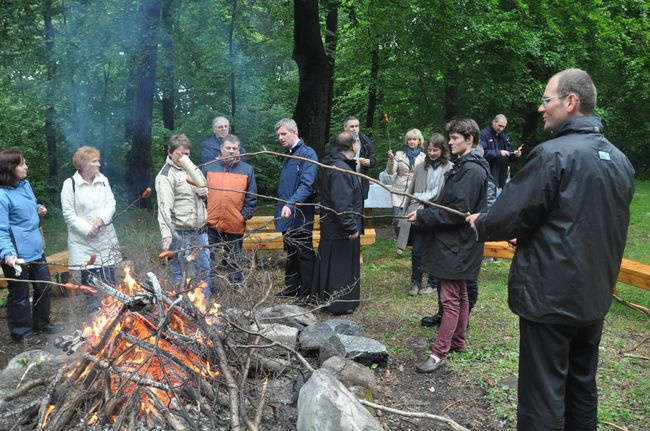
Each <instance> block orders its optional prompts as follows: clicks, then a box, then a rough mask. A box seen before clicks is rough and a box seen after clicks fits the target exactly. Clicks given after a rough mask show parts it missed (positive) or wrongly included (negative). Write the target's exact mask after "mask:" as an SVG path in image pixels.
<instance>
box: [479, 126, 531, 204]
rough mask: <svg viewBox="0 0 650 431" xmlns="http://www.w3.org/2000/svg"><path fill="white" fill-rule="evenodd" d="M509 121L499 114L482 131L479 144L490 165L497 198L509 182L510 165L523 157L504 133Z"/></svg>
mask: <svg viewBox="0 0 650 431" xmlns="http://www.w3.org/2000/svg"><path fill="white" fill-rule="evenodd" d="M507 125H508V119H507V118H506V116H505V115H503V114H498V115H497V116H495V117H494V119H493V120H492V124H491V125H489V126H486V127H484V128H483V129H481V136H480V137H479V144H481V147H482V148H483V157H484V158H485V160H487V161H488V163H489V164H490V174H491V175H492V182H493V183H494V185H496V187H497V196H498V195H499V194H501V191H502V190H503V187H504V186H505V185H506V181H507V180H508V165H509V163H510V162H512V161H514V160H516V159H517V158H519V157H521V150H520V149H517V150H515V149H513V148H512V146H511V145H510V137H509V136H508V134H507V133H506V132H504V130H505V128H506V126H507Z"/></svg>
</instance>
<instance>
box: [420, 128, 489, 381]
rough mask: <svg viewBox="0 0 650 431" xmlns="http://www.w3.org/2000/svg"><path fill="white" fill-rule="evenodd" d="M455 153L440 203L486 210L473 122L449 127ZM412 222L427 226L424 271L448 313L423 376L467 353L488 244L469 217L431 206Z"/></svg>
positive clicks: (483, 165) (483, 169) (483, 168)
mask: <svg viewBox="0 0 650 431" xmlns="http://www.w3.org/2000/svg"><path fill="white" fill-rule="evenodd" d="M447 133H448V134H449V147H450V149H451V153H452V154H454V155H456V156H458V158H457V159H456V160H455V161H454V167H453V169H452V170H451V171H449V172H448V173H447V174H446V180H445V185H444V187H443V189H442V192H440V196H439V197H438V200H437V201H436V202H437V203H438V204H440V205H443V206H446V207H449V208H452V209H455V210H457V211H460V212H462V213H468V212H474V211H483V210H484V208H485V206H486V204H487V188H488V178H489V177H490V166H489V165H488V163H487V162H486V161H485V159H484V158H483V157H481V156H480V155H479V154H478V153H477V152H476V151H473V146H474V143H475V142H477V140H478V135H479V128H478V124H476V121H474V120H472V119H471V118H462V119H458V120H452V121H451V122H449V123H448V124H447ZM408 221H409V222H411V223H415V224H418V225H421V226H423V228H424V230H425V235H426V238H425V248H424V253H423V256H422V267H423V269H424V270H425V271H426V272H427V273H428V274H431V275H433V276H434V277H436V278H437V279H439V280H440V297H441V300H442V306H443V309H444V313H443V315H442V322H441V323H440V330H439V332H438V336H437V337H436V340H435V342H434V344H433V346H432V351H433V354H432V355H431V356H429V358H427V359H426V360H425V361H423V362H421V363H419V364H418V365H417V366H416V370H417V371H418V372H421V373H428V372H432V371H435V370H437V369H438V368H440V366H442V365H444V364H445V363H446V357H447V354H448V353H449V351H450V350H454V351H464V350H465V349H466V347H467V344H466V342H465V331H466V329H467V316H468V314H469V304H468V298H467V287H466V284H465V280H475V279H476V278H477V277H478V273H479V270H480V269H481V259H482V257H483V245H482V244H480V243H477V242H476V233H475V232H474V231H473V230H472V229H471V228H470V226H469V225H468V224H467V223H465V220H464V218H463V217H460V216H458V215H456V214H453V213H450V212H448V211H444V210H442V209H440V208H435V207H430V206H428V207H425V208H423V209H420V210H418V211H414V212H412V213H410V214H409V215H408Z"/></svg>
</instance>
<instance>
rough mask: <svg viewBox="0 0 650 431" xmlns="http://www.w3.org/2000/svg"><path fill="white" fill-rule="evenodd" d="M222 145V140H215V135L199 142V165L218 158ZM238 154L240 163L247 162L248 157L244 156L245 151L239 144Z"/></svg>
mask: <svg viewBox="0 0 650 431" xmlns="http://www.w3.org/2000/svg"><path fill="white" fill-rule="evenodd" d="M222 143H223V140H222V139H221V138H217V137H216V136H215V135H212V136H210V137H209V138H208V139H206V140H205V141H203V142H201V164H204V163H208V162H210V161H212V160H214V159H216V158H217V157H219V156H220V155H221V144H222ZM239 153H240V154H241V156H240V160H241V161H242V162H248V157H246V156H245V155H244V154H246V149H245V148H244V147H243V145H241V144H239Z"/></svg>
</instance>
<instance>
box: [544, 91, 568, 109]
mask: <svg viewBox="0 0 650 431" xmlns="http://www.w3.org/2000/svg"><path fill="white" fill-rule="evenodd" d="M567 96H568V94H563V95H562V96H553V97H542V105H544V108H546V107H547V106H548V104H549V102H550V101H551V100H555V99H564V98H565V97H567Z"/></svg>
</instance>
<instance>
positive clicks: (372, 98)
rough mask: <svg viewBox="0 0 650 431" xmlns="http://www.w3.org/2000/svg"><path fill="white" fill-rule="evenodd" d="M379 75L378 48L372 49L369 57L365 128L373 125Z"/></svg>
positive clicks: (370, 127) (369, 128)
mask: <svg viewBox="0 0 650 431" xmlns="http://www.w3.org/2000/svg"><path fill="white" fill-rule="evenodd" d="M378 76H379V49H378V48H377V47H375V49H373V50H372V55H371V59H370V84H369V85H368V113H367V114H366V129H368V130H372V128H373V127H374V125H375V110H376V109H377V77H378Z"/></svg>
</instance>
